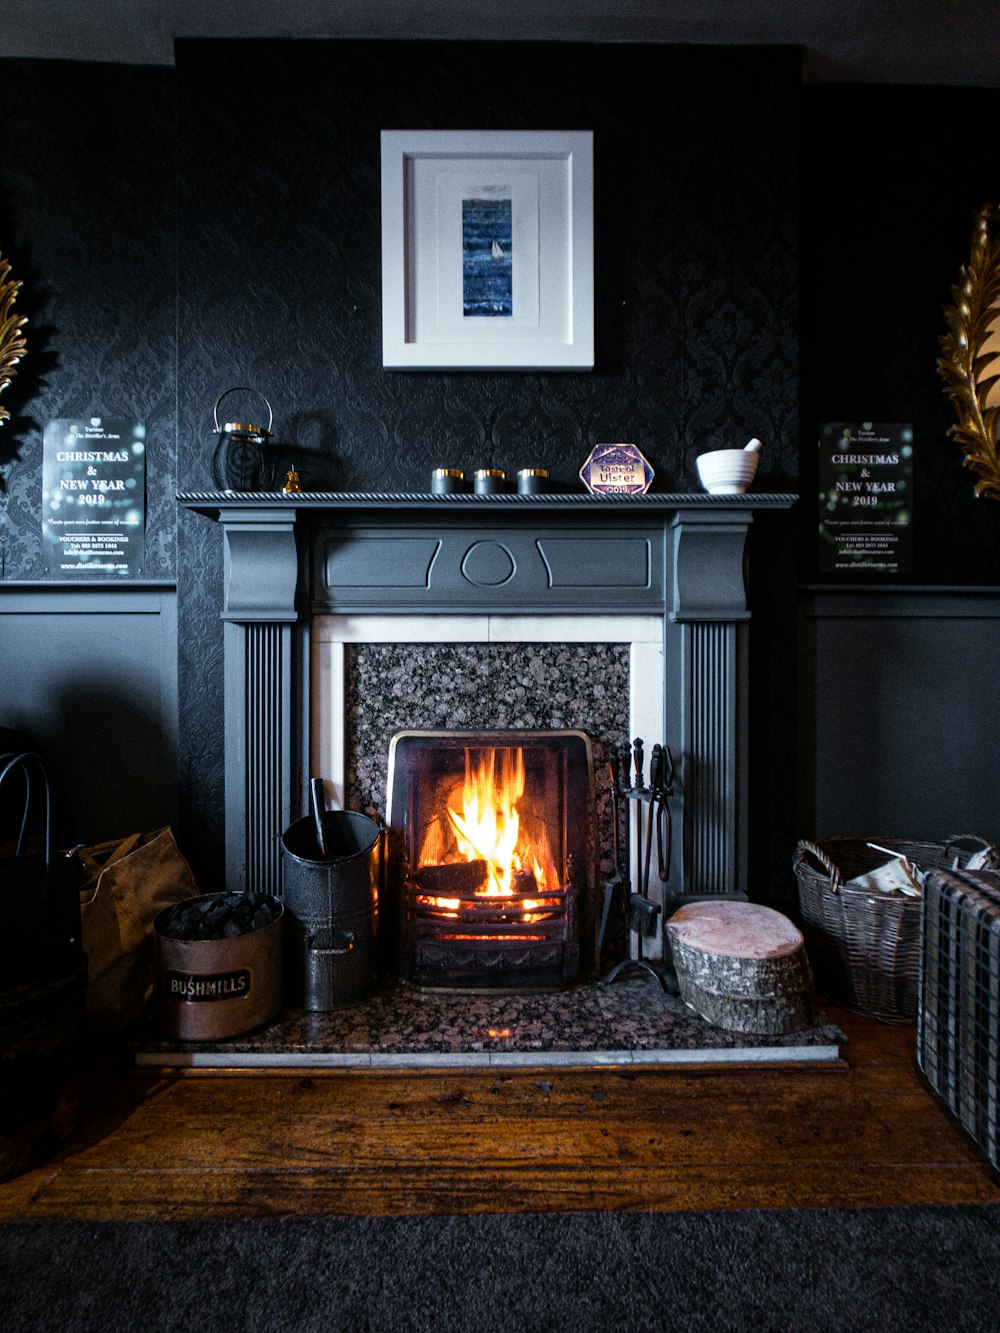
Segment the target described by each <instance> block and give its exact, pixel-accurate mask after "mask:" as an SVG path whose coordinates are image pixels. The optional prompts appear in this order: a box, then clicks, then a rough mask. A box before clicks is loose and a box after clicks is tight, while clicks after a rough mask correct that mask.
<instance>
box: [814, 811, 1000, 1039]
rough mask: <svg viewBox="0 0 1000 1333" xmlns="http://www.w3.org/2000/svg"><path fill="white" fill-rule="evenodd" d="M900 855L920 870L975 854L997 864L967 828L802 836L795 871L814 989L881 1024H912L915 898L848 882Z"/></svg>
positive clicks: (949, 866)
mask: <svg viewBox="0 0 1000 1333" xmlns="http://www.w3.org/2000/svg"><path fill="white" fill-rule="evenodd" d="M871 843H875V844H877V845H878V846H879V847H882V848H885V851H888V852H891V853H892V854H893V855H895V856H903V857H906V859H907V860H909V861H911V862H913V864H914V865H915V866H917V867H918V869H920V870H953V869H961V868H964V867H965V866H966V864H967V863H968V861H969V859H970V857H972V856H975V855H976V853H982V852H984V851H985V852H986V853H987V865H986V868H988V869H995V868H1000V849H998V848H996V847H995V846H994V845H993V844H992V843H990V842H987V841H986V839H984V838H979V837H976V836H975V835H973V834H966V833H963V834H957V835H956V836H955V837H953V838H950V839H949V840H948V842H946V843H944V844H941V843H934V842H907V841H903V840H901V839H898V838H878V837H875V838H870V839H869V838H856V837H838V838H823V839H821V840H820V841H819V842H800V843H799V845H798V847H797V848H796V850H795V858H794V861H793V869H794V871H795V878H796V880H797V881H798V888H799V907H800V909H801V912H802V933H803V935H804V936H805V940H806V952H807V953H808V955H809V961H810V963H811V964H812V969H813V973H814V975H815V978H816V988H817V990H819V991H821V992H822V993H823V994H824V995H826V996H827V997H828V998H829V999H831V1000H833V1001H834V1003H836V1004H841V1005H843V1006H844V1008H845V1009H850V1010H851V1011H852V1012H853V1013H856V1014H865V1015H867V1016H868V1017H870V1018H878V1019H881V1021H882V1022H883V1023H914V1022H916V1018H917V1003H918V998H919V992H920V975H919V974H920V911H921V899H920V897H907V896H906V895H905V894H902V893H879V892H877V891H875V890H872V889H867V888H858V887H854V886H852V885H850V884H849V883H847V881H848V880H852V879H855V878H856V877H857V876H859V875H865V874H868V873H869V872H870V871H872V870H875V869H876V868H877V867H878V866H880V865H883V864H884V863H885V861H886V860H887V857H886V855H885V851H882V852H880V851H877V850H875V848H874V847H872V846H870V844H871Z"/></svg>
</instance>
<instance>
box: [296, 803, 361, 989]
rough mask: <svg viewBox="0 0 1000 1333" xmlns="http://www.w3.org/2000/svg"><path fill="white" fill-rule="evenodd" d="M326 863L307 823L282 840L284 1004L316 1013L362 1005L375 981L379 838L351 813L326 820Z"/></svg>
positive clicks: (337, 813)
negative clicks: (284, 923)
mask: <svg viewBox="0 0 1000 1333" xmlns="http://www.w3.org/2000/svg"><path fill="white" fill-rule="evenodd" d="M322 819H323V841H324V843H325V846H326V853H327V854H326V856H325V857H323V856H321V855H320V852H319V848H318V846H317V840H316V827H315V824H314V822H313V819H312V818H306V819H299V820H296V822H295V823H294V824H292V825H290V826H289V827H288V828H287V829H286V830H285V832H284V833H283V834H282V836H281V851H282V857H283V860H284V887H285V911H286V914H287V919H288V926H287V930H286V933H285V972H286V978H287V996H288V1003H289V1004H290V1005H293V1006H295V1007H298V1008H302V1009H309V1010H314V1011H323V1010H328V1009H341V1008H345V1007H347V1006H348V1005H352V1004H357V1003H358V1001H360V1000H363V999H366V998H367V996H369V995H370V994H371V993H372V991H373V990H374V989H375V985H376V981H377V963H378V958H377V945H378V897H379V886H380V883H381V879H382V851H383V838H382V833H383V830H382V829H381V828H380V827H379V826H378V824H376V823H375V821H374V820H372V819H369V818H368V816H367V815H363V814H360V813H358V812H357V811H353V810H327V811H325V812H323V815H322Z"/></svg>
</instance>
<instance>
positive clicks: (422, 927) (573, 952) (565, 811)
mask: <svg viewBox="0 0 1000 1333" xmlns="http://www.w3.org/2000/svg"><path fill="white" fill-rule="evenodd" d="M386 807H387V811H388V830H389V849H390V863H389V885H390V893H391V895H392V898H393V899H394V912H395V916H396V919H397V931H396V936H397V958H396V960H395V962H396V970H397V972H398V974H399V976H400V977H401V978H402V980H403V981H405V982H407V983H409V984H410V985H413V986H416V987H418V988H420V989H422V990H445V991H456V990H457V991H477V992H493V991H512V990H516V991H531V990H554V989H559V988H561V987H564V986H567V985H569V984H571V983H572V982H574V981H576V980H577V979H579V978H580V976H581V975H584V974H586V973H588V972H589V971H590V970H591V969H592V968H593V966H594V963H595V950H594V883H595V879H596V858H595V848H596V832H595V814H594V810H595V802H594V775H593V762H592V758H591V747H590V739H589V737H588V736H587V735H586V734H585V733H583V732H580V731H494V732H482V731H480V732H454V731H445V732H442V731H423V732H418V731H408V732H401V733H399V734H398V735H397V736H395V737H394V738H393V740H392V743H391V746H390V750H389V790H388V795H387V801H386Z"/></svg>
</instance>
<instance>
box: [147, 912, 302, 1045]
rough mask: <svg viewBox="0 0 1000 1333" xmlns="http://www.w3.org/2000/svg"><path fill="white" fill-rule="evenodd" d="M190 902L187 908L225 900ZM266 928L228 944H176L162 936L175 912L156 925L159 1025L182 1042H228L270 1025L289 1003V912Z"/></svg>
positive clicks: (155, 980)
mask: <svg viewBox="0 0 1000 1333" xmlns="http://www.w3.org/2000/svg"><path fill="white" fill-rule="evenodd" d="M221 896H222V895H220V894H205V895H204V896H203V898H201V899H197V898H191V899H185V905H186V906H190V905H191V904H192V903H196V902H199V901H205V899H208V898H218V897H221ZM277 906H278V915H277V916H276V917H275V919H274V920H273V921H272V922H271V923H270V924H269V925H267V926H262V927H261V928H260V929H259V930H251V931H249V932H248V933H247V934H245V935H237V936H235V937H234V938H233V939H224V940H173V939H170V938H169V937H168V936H166V935H162V934H161V933H160V931H161V929H164V928H166V927H167V922H168V918H169V916H170V914H171V912H173V910H174V908H173V906H171V907H166V908H164V910H163V911H162V912H160V913H159V914H158V915H157V916H156V918H155V919H154V921H153V1004H154V1009H155V1013H156V1020H157V1025H158V1027H159V1028H160V1031H161V1032H162V1033H163V1034H164V1036H167V1037H173V1038H175V1039H176V1040H178V1041H224V1040H225V1039H226V1038H228V1037H237V1036H239V1035H240V1033H243V1032H249V1031H250V1030H251V1029H252V1028H256V1027H260V1026H261V1024H263V1023H269V1022H270V1021H271V1019H272V1018H274V1017H275V1016H276V1015H277V1014H278V1012H279V1011H280V1009H281V1006H282V1003H283V1001H284V953H283V948H282V939H283V935H284V924H285V911H284V908H283V907H282V906H281V904H280V903H279V904H278V905H277Z"/></svg>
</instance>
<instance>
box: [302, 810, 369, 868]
mask: <svg viewBox="0 0 1000 1333" xmlns="http://www.w3.org/2000/svg"><path fill="white" fill-rule="evenodd" d="M331 816H332V817H346V818H348V819H350V820H351V822H352V823H354V822H355V821H357V820H363V821H364V823H366V824H370V825H371V826H372V830H373V836H372V840H371V842H369V843H368V844H367V846H365V847H361V848H359V849H358V850H357V851H356V852H347V853H346V854H345V855H343V856H339V855H337V854H334V855H333V856H328V857H325V858H321V857H315V856H302V855H301V854H300V853H299V852H293V851H292V849H291V847H289V845H288V842H287V841H286V839H287V838H288V835H289V833H291V831H292V830H293V829H297V828H299V827H300V826H301V825H303V824H309V825H311V824H312V818H311V817H310V816H309V815H306V816H304V817H303V818H302V819H296V820H295V822H294V823H292V824H289V826H288V828H286V829H285V831H284V833H282V835H281V850H282V853H283V854H284V855H285V856H287V857H289V859H290V860H292V861H298V862H299V864H300V865H304V866H327V867H329V866H343V865H348V864H349V863H350V862H351V861H356V860H357V859H358V858H359V857H362V856H371V854H372V852H373V851H374V850H375V848H376V847H377V846H378V843H379V839H380V838H381V837H382V826H381V825H380V824H377V823H376V822H375V820H374V819H372V817H371V816H370V815H366V814H363V813H362V812H361V811H360V810H326V811H324V815H323V817H324V819H326V818H329V817H331Z"/></svg>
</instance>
